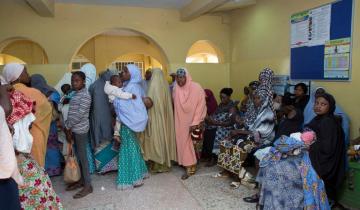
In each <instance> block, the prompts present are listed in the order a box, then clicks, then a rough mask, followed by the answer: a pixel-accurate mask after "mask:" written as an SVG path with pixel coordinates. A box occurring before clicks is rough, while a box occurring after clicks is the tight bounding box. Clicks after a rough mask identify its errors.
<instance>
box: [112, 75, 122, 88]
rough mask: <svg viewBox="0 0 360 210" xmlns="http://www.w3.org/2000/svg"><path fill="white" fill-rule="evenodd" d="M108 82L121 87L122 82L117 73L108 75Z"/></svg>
mask: <svg viewBox="0 0 360 210" xmlns="http://www.w3.org/2000/svg"><path fill="white" fill-rule="evenodd" d="M110 84H111V85H113V86H116V87H118V88H122V86H123V83H122V81H121V77H120V76H119V75H112V76H111V77H110Z"/></svg>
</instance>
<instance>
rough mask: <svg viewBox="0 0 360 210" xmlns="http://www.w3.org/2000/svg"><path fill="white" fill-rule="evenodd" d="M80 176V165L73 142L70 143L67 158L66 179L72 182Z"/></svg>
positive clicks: (67, 181)
mask: <svg viewBox="0 0 360 210" xmlns="http://www.w3.org/2000/svg"><path fill="white" fill-rule="evenodd" d="M80 178H81V172H80V167H79V164H78V162H77V159H76V156H75V154H74V152H73V146H72V144H68V156H67V158H66V164H65V169H64V181H65V182H66V183H69V184H70V183H74V182H77V181H79V180H80Z"/></svg>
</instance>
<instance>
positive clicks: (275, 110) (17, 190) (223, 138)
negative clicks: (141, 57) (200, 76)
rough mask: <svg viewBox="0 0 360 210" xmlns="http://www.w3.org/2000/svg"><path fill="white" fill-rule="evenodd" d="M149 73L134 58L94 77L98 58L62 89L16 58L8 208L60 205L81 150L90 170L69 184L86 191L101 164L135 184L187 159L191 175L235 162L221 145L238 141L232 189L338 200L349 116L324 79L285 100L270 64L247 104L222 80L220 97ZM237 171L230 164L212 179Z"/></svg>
mask: <svg viewBox="0 0 360 210" xmlns="http://www.w3.org/2000/svg"><path fill="white" fill-rule="evenodd" d="M146 75H147V76H146V80H143V79H142V76H141V72H140V70H139V69H138V68H137V67H136V66H135V65H132V64H129V65H127V67H125V68H124V69H123V71H122V72H121V73H120V74H118V73H114V72H112V71H109V70H106V71H104V72H103V73H101V74H100V76H99V78H96V69H95V66H94V65H92V64H86V65H84V66H83V67H82V68H81V70H80V71H75V72H72V73H67V74H65V75H64V77H63V78H62V79H61V80H60V81H59V83H58V84H57V85H56V86H55V88H53V87H50V86H49V85H47V82H46V80H45V78H44V77H43V76H42V75H38V74H37V75H32V76H31V77H30V76H29V75H28V73H27V70H26V67H25V66H24V65H22V64H17V63H11V64H7V65H6V66H5V67H4V70H3V78H2V80H1V86H0V87H1V88H0V105H1V108H0V119H1V122H2V124H1V126H0V128H1V130H0V132H1V133H0V135H1V140H0V144H1V147H0V152H1V153H0V168H1V170H0V179H1V181H0V185H1V187H0V195H1V196H0V206H7V207H8V208H7V209H36V208H38V209H62V208H63V207H62V204H61V201H60V198H59V197H58V196H57V195H56V193H55V191H54V189H53V187H52V184H51V180H50V178H49V176H57V175H61V174H62V172H63V163H64V160H65V159H66V158H65V159H64V156H65V157H66V156H69V154H72V153H74V154H75V155H76V157H77V160H78V164H79V169H80V171H81V178H80V180H77V181H74V182H72V183H68V186H67V188H66V190H68V191H73V190H76V189H80V188H81V190H80V191H78V192H77V193H76V194H75V195H74V199H78V198H82V197H84V196H86V195H88V194H90V193H92V192H93V188H92V184H91V175H90V174H92V173H94V172H97V173H100V174H104V173H107V172H109V171H117V173H118V176H117V179H116V180H114V183H116V186H117V188H118V189H119V190H128V189H133V188H136V187H140V186H142V185H143V184H144V183H145V179H146V178H148V177H149V175H150V173H162V172H168V171H170V170H171V167H172V166H173V165H174V164H175V163H177V164H178V165H179V166H182V167H183V168H184V174H183V175H182V177H181V178H182V179H183V180H186V179H188V178H191V176H192V175H194V174H195V173H196V171H197V165H198V162H199V160H200V159H201V161H205V162H207V163H206V166H209V167H210V166H214V165H216V164H217V163H219V165H220V166H224V165H226V164H227V163H226V162H229V161H230V159H231V160H232V161H233V159H232V158H224V154H223V153H224V148H234V147H236V148H240V149H239V150H241V151H245V153H246V154H247V155H246V159H245V160H242V161H238V162H237V163H235V165H237V167H239V168H240V169H241V170H239V173H238V174H236V178H237V180H236V181H235V182H233V183H232V186H233V187H238V186H239V185H240V184H242V183H245V182H253V183H258V188H259V191H258V193H256V194H255V195H253V196H251V197H247V198H244V201H245V202H254V203H255V202H256V203H258V204H259V205H260V206H262V207H263V208H264V209H289V208H291V209H304V208H305V209H329V208H330V205H333V204H336V190H337V188H338V187H339V186H340V184H341V182H342V180H343V179H344V173H345V170H346V156H345V147H346V145H347V144H348V143H349V141H348V138H349V135H348V133H349V130H348V129H349V127H348V118H347V116H346V114H345V113H344V112H342V110H341V109H340V107H339V106H336V103H335V99H334V98H333V96H331V95H330V94H329V93H326V91H325V90H324V89H323V88H319V89H317V90H316V91H315V90H311V94H310V96H307V95H306V93H307V92H308V91H307V86H306V85H304V84H303V83H300V84H298V85H297V86H296V88H295V97H290V96H289V95H286V94H285V95H284V96H276V97H275V96H274V94H273V92H272V78H273V71H272V70H270V69H264V70H263V71H261V73H260V75H259V80H258V81H253V82H251V83H250V84H249V86H248V87H245V88H244V93H245V97H244V98H243V100H241V102H239V101H233V100H232V99H231V95H232V92H233V91H232V89H231V88H224V89H222V90H221V92H220V99H221V102H220V103H219V104H217V101H216V98H215V97H214V94H213V93H212V91H211V90H208V89H206V90H204V89H203V88H202V87H201V86H200V85H199V84H198V83H196V82H194V81H193V80H192V78H191V75H190V73H189V72H188V71H187V70H186V69H185V68H180V69H178V70H177V71H176V74H173V75H172V76H173V83H172V84H171V85H170V86H169V84H168V82H167V80H166V76H165V75H164V74H163V72H162V70H160V69H152V70H151V71H147V72H146ZM68 153H69V154H68ZM235 160H236V159H235ZM220 163H221V164H220ZM230 165H231V164H230ZM248 167H255V168H256V169H257V172H256V173H250V171H248V170H247V169H248ZM230 168H231V167H230ZM233 172H234V171H233V170H229V168H228V167H223V171H221V172H219V173H218V174H215V175H214V178H219V177H228V176H232V175H233ZM240 174H241V175H240ZM315 185H316V187H312V186H315Z"/></svg>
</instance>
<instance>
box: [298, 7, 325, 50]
mask: <svg viewBox="0 0 360 210" xmlns="http://www.w3.org/2000/svg"><path fill="white" fill-rule="evenodd" d="M330 24H331V5H325V6H322V7H319V8H316V9H312V10H307V11H304V12H300V13H297V14H294V15H292V16H291V48H296V47H303V46H317V45H324V44H325V42H326V41H328V40H329V39H330Z"/></svg>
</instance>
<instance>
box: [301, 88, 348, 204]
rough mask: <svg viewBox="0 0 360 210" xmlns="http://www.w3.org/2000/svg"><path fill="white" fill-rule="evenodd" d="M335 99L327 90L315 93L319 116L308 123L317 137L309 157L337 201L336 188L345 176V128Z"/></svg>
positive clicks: (328, 192) (331, 196) (328, 190)
mask: <svg viewBox="0 0 360 210" xmlns="http://www.w3.org/2000/svg"><path fill="white" fill-rule="evenodd" d="M335 109H336V102H335V99H334V97H333V96H332V95H330V94H328V93H323V94H319V95H317V96H316V100H315V105H314V112H315V113H316V117H315V118H314V119H313V120H312V121H311V122H310V123H309V124H307V125H306V126H305V127H308V128H310V129H311V130H313V131H315V133H316V137H317V141H316V142H315V143H314V144H312V145H311V146H310V153H309V154H310V160H311V164H312V165H313V167H314V168H315V170H316V172H317V174H318V175H319V176H320V177H321V178H322V179H323V180H324V183H325V188H326V194H327V195H328V197H329V200H330V201H332V202H333V203H334V202H336V193H337V189H338V188H339V187H340V186H341V184H342V181H343V180H344V177H345V160H344V158H345V152H346V151H345V142H344V132H343V130H342V128H341V123H340V122H339V119H338V118H336V117H335V115H334V112H335Z"/></svg>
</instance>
